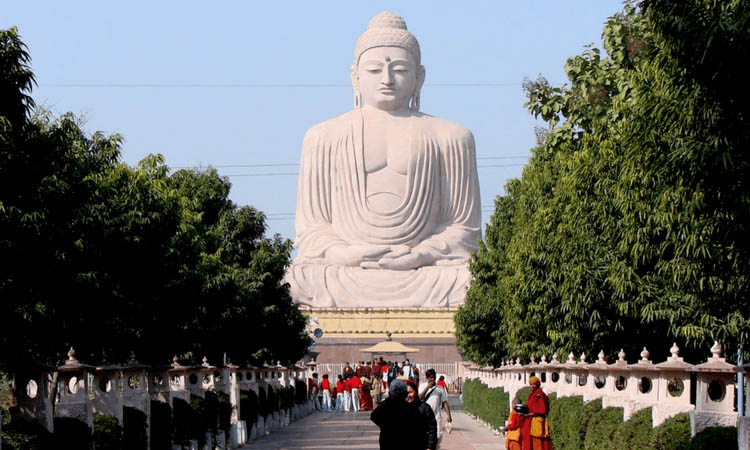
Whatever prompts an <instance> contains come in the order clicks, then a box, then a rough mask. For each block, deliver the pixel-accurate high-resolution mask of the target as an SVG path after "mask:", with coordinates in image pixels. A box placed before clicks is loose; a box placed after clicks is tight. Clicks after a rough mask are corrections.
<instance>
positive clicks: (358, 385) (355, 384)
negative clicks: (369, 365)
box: [350, 375, 362, 389]
mask: <svg viewBox="0 0 750 450" xmlns="http://www.w3.org/2000/svg"><path fill="white" fill-rule="evenodd" d="M350 380H351V382H352V389H359V388H361V387H362V382H361V381H359V377H358V376H356V375H354V376H353V377H351V378H350Z"/></svg>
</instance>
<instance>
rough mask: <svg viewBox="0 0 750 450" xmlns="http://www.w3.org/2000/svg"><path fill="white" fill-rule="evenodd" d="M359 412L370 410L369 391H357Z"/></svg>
mask: <svg viewBox="0 0 750 450" xmlns="http://www.w3.org/2000/svg"><path fill="white" fill-rule="evenodd" d="M359 410H360V411H370V410H372V395H370V391H359Z"/></svg>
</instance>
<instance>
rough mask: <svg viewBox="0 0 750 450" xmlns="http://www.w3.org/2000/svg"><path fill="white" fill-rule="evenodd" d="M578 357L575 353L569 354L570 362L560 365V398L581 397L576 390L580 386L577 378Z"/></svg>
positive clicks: (558, 392)
mask: <svg viewBox="0 0 750 450" xmlns="http://www.w3.org/2000/svg"><path fill="white" fill-rule="evenodd" d="M576 369H577V363H576V355H575V354H574V353H573V352H570V353H569V354H568V360H567V361H565V363H564V364H561V365H560V378H561V382H560V386H559V387H558V390H557V395H558V396H559V397H570V396H573V395H580V394H578V391H577V389H576V386H577V385H578V379H577V378H576Z"/></svg>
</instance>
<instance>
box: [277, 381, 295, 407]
mask: <svg viewBox="0 0 750 450" xmlns="http://www.w3.org/2000/svg"><path fill="white" fill-rule="evenodd" d="M292 406H294V388H293V387H292V386H289V387H288V388H285V387H281V388H279V407H280V408H281V409H284V410H288V409H292Z"/></svg>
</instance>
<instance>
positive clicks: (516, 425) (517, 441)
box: [500, 397, 524, 450]
mask: <svg viewBox="0 0 750 450" xmlns="http://www.w3.org/2000/svg"><path fill="white" fill-rule="evenodd" d="M520 403H521V401H520V400H518V397H516V398H514V399H513V408H511V409H510V416H509V417H508V421H507V422H506V423H505V426H504V427H500V431H506V432H507V433H506V435H505V448H506V450H521V429H522V428H523V421H524V417H523V416H521V415H520V414H518V413H517V412H516V411H515V408H514V407H515V406H516V405H518V404H520Z"/></svg>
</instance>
